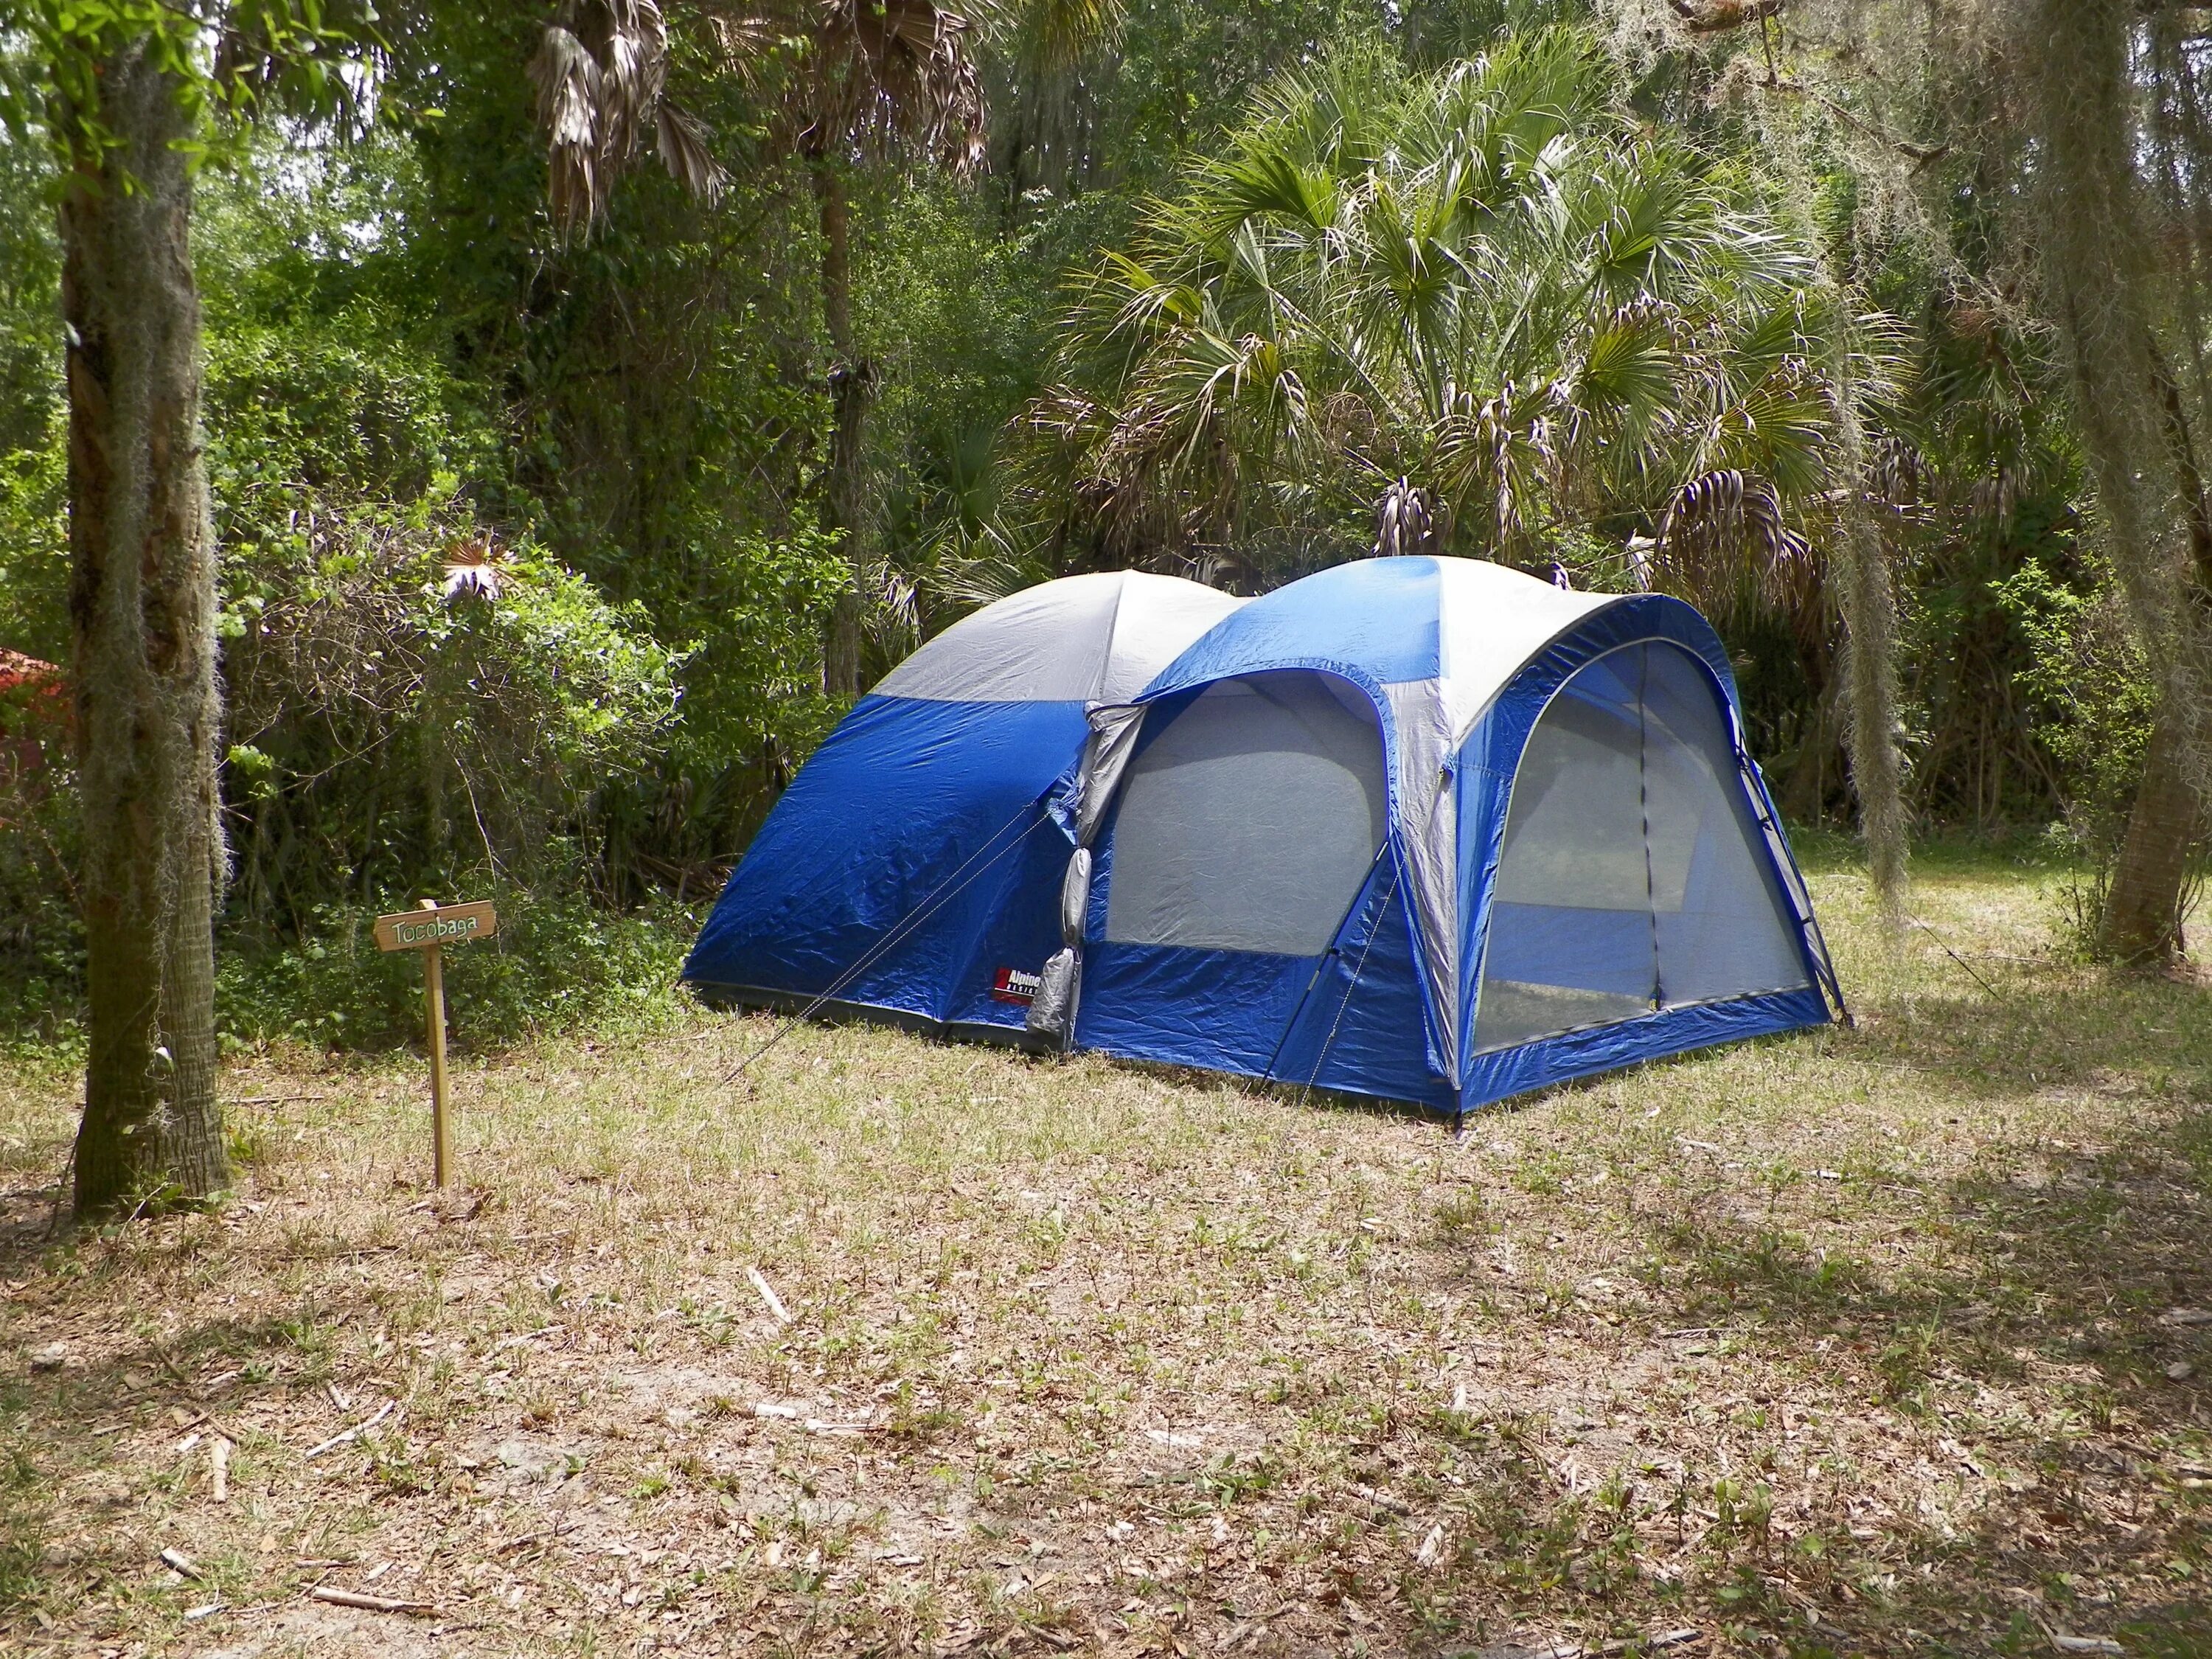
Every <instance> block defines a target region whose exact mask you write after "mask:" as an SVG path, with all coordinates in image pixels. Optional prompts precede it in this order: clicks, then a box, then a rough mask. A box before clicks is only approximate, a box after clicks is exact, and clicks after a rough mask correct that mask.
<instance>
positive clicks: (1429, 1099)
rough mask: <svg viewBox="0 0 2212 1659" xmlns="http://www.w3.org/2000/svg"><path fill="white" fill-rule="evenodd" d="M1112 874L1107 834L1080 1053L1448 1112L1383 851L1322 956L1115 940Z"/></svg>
mask: <svg viewBox="0 0 2212 1659" xmlns="http://www.w3.org/2000/svg"><path fill="white" fill-rule="evenodd" d="M1112 866H1113V836H1112V833H1111V830H1110V829H1109V832H1108V834H1107V836H1106V837H1105V839H1104V841H1103V843H1102V846H1101V850H1100V854H1099V862H1098V866H1097V872H1096V873H1095V874H1094V877H1093V881H1092V886H1091V914H1090V920H1089V927H1088V928H1087V930H1086V931H1087V933H1088V938H1087V940H1086V942H1085V945H1084V972H1083V1001H1082V1006H1081V1007H1080V1009H1079V1012H1078V1017H1077V1020H1076V1028H1075V1040H1076V1046H1077V1047H1078V1048H1095V1049H1097V1050H1099V1051H1100V1052H1102V1053H1105V1054H1121V1055H1124V1056H1126V1057H1127V1058H1129V1059H1133V1060H1157V1061H1159V1062H1161V1063H1163V1064H1169V1065H1176V1066H1200V1067H1202V1068H1204V1069H1206V1070H1207V1071H1215V1072H1231V1073H1237V1075H1239V1076H1243V1077H1250V1078H1262V1079H1267V1080H1269V1081H1272V1082H1277V1083H1287V1084H1296V1085H1301V1086H1310V1087H1313V1088H1317V1089H1326V1090H1332V1091H1340V1092H1343V1093H1347V1094H1360V1095H1370V1096H1374V1097H1376V1098H1379V1099H1384V1100H1396V1101H1405V1102H1409V1103H1414V1104H1419V1105H1425V1106H1429V1107H1432V1108H1434V1109H1437V1110H1440V1111H1443V1110H1449V1109H1450V1108H1451V1105H1452V1101H1453V1091H1452V1087H1451V1085H1450V1084H1449V1082H1448V1081H1447V1080H1446V1079H1444V1078H1443V1077H1441V1076H1439V1075H1438V1074H1437V1072H1436V1070H1435V1069H1434V1066H1433V1064H1432V1060H1431V1056H1430V1054H1429V1052H1428V1045H1427V1042H1426V1041H1425V1036H1424V1031H1425V1020H1424V1011H1423V1006H1422V997H1421V987H1420V973H1419V968H1418V966H1417V965H1416V962H1415V953H1414V949H1413V921H1412V918H1411V916H1410V915H1409V914H1408V912H1407V908H1406V902H1405V885H1404V883H1403V882H1402V881H1401V880H1399V879H1398V878H1397V864H1396V860H1395V854H1394V853H1393V851H1392V849H1391V848H1389V846H1388V845H1386V846H1385V848H1384V849H1383V856H1382V857H1381V858H1379V859H1378V860H1376V864H1375V867H1374V869H1373V870H1372V871H1370V872H1369V874H1368V878H1367V880H1366V881H1365V883H1364V884H1363V885H1362V886H1361V888H1360V890H1359V894H1358V898H1357V899H1356V900H1355V901H1354V902H1353V903H1352V908H1351V909H1350V910H1349V911H1348V912H1347V913H1346V916H1345V920H1344V924H1343V926H1342V927H1340V929H1339V930H1338V932H1337V935H1336V937H1335V939H1334V940H1333V941H1332V942H1331V944H1330V945H1329V948H1328V950H1327V951H1325V952H1324V953H1323V954H1322V956H1320V957H1293V956H1278V955H1274V954H1272V953H1267V952H1261V951H1201V950H1191V949H1187V948H1184V947H1182V946H1177V945H1125V944H1117V943H1115V942H1113V941H1111V940H1109V939H1106V938H1105V921H1106V902H1107V898H1106V896H1107V893H1108V891H1109V888H1110V886H1111V884H1112V881H1113V868H1112Z"/></svg>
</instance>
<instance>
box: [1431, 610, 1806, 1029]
mask: <svg viewBox="0 0 2212 1659" xmlns="http://www.w3.org/2000/svg"><path fill="white" fill-rule="evenodd" d="M1808 983H1810V980H1809V977H1808V973H1807V970H1806V967H1805V961H1804V955H1803V951H1802V948H1801V947H1800V945H1799V941H1798V930H1797V925H1796V921H1795V919H1794V917H1793V916H1792V915H1791V913H1790V908H1789V906H1788V904H1787V903H1786V902H1785V901H1784V897H1783V895H1782V892H1781V890H1780V889H1779V887H1778V885H1777V884H1776V883H1775V881H1774V878H1773V875H1772V866H1771V860H1770V858H1769V856H1768V854H1767V850H1766V843H1765V834H1764V832H1763V831H1762V830H1761V829H1759V823H1758V821H1757V820H1756V819H1755V818H1754V817H1753V816H1752V812H1751V807H1750V803H1749V800H1748V799H1747V796H1746V793H1745V791H1744V787H1743V785H1742V782H1741V779H1740V776H1739V775H1738V773H1737V770H1736V765H1735V757H1734V753H1733V750H1732V749H1731V746H1730V744H1729V735H1728V728H1727V726H1726V724H1725V722H1724V720H1723V714H1722V710H1721V706H1720V702H1719V700H1718V696H1717V693H1716V691H1715V690H1714V689H1713V685H1712V682H1711V679H1710V678H1707V676H1706V674H1705V670H1704V669H1703V668H1702V667H1701V666H1700V665H1699V664H1698V663H1697V662H1696V660H1695V659H1692V657H1691V656H1690V655H1689V654H1688V653H1686V652H1684V651H1682V650H1681V649H1680V648H1679V647H1674V646H1671V645H1665V644H1659V643H1648V644H1643V645H1633V646H1628V647H1624V648H1623V649H1621V650H1619V651H1615V652H1613V653H1610V654H1608V655H1607V656H1605V657H1602V658H1600V659H1598V660H1597V661H1595V662H1594V663H1591V664H1590V665H1589V666H1587V667H1585V668H1583V670H1581V671H1579V672H1578V673H1577V674H1576V675H1575V676H1574V678H1572V679H1571V680H1569V681H1568V682H1567V684H1565V686H1563V687H1562V688H1561V689H1560V690H1559V694H1558V695H1557V696H1554V697H1553V699H1552V702H1551V703H1550V705H1549V707H1547V708H1546V709H1545V710H1544V712H1543V714H1541V716H1540V717H1539V718H1538V720H1537V722H1536V727H1535V730H1534V732H1532V733H1531V734H1530V736H1529V739H1528V749H1527V751H1526V752H1525V753H1524V754H1523V756H1522V761H1521V769H1520V771H1519V773H1518V774H1517V775H1516V777H1515V779H1514V782H1513V793H1512V804H1511V806H1510V809H1509V810H1508V811H1507V814H1506V819H1505V841H1504V851H1503V853H1502V854H1501V856H1500V860H1499V865H1498V885H1497V890H1496V893H1495V896H1493V898H1492V906H1491V914H1490V933H1489V940H1488V944H1487V945H1486V950H1485V953H1484V958H1483V967H1482V981H1481V987H1480V993H1479V994H1478V1000H1477V1002H1476V1005H1475V1027H1474V1042H1475V1048H1476V1049H1477V1050H1478V1051H1483V1050H1489V1049H1496V1048H1511V1047H1513V1046H1514V1045H1516V1044H1517V1043H1522V1042H1533V1041H1534V1040H1535V1039H1537V1038H1539V1037H1546V1036H1557V1035H1559V1033H1561V1032H1565V1031H1571V1030H1580V1029H1582V1028H1583V1027H1585V1026H1591V1025H1602V1024H1610V1023H1612V1022H1613V1021H1615V1020H1620V1019H1629V1018H1635V1017H1636V1016H1638V1015H1639V1014H1645V1013H1650V1012H1654V1011H1656V1010H1659V1009H1662V1008H1674V1007H1681V1006H1686V1005H1688V1004H1692V1003H1699V1002H1715V1001H1721V1000H1727V999H1729V998H1732V997H1740V996H1751V995H1756V994H1759V993H1761V992H1769V991H1781V990H1791V989H1796V988H1799V987H1803V986H1805V985H1807V984H1808Z"/></svg>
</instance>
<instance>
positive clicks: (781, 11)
mask: <svg viewBox="0 0 2212 1659" xmlns="http://www.w3.org/2000/svg"><path fill="white" fill-rule="evenodd" d="M696 10H697V13H698V15H700V16H701V17H702V19H703V20H704V21H706V22H707V23H708V25H709V26H710V27H711V28H712V30H713V33H714V39H715V40H716V41H717V42H718V43H719V45H720V48H721V53H722V60H723V62H724V64H725V65H726V67H728V68H729V69H730V70H732V71H734V72H738V73H742V74H744V75H747V76H753V77H756V78H758V79H761V80H763V82H768V81H769V80H771V79H772V80H773V83H774V86H775V95H776V100H777V104H778V109H779V120H778V123H777V127H776V131H777V132H778V134H779V136H780V137H781V141H782V142H783V143H785V144H786V145H787V147H788V148H789V149H790V150H791V152H792V153H793V155H796V156H797V157H798V158H799V159H800V160H802V161H804V162H805V167H806V171H807V176H808V179H809V181H810V183H811V186H812V190H813V194H814V199H815V204H816V209H817V216H818V221H819V224H820V228H821V236H822V241H821V260H822V318H823V330H824V331H825V332H826V333H827V334H828V336H829V349H830V356H831V362H830V367H829V396H830V408H831V432H830V444H829V476H828V483H827V488H826V489H825V491H824V497H823V527H824V528H825V529H826V530H828V531H829V532H831V533H832V534H833V535H835V536H836V537H837V538H839V539H840V541H841V542H842V545H843V547H844V550H845V555H846V559H847V561H848V564H849V566H850V568H851V571H852V580H851V582H850V584H849V585H848V587H847V589H846V591H845V592H844V593H843V594H842V595H841V596H840V598H839V599H838V601H837V605H836V611H835V613H834V615H833V617H832V618H831V621H830V625H829V637H828V639H827V640H826V641H824V645H823V689H824V690H828V691H829V692H830V693H832V694H833V695H838V696H854V695H856V694H857V693H858V692H859V690H860V627H861V621H862V614H863V611H864V609H865V597H864V594H865V585H866V571H867V569H868V561H867V557H866V545H865V535H864V531H865V519H866V515H865V513H864V512H863V509H862V507H861V500H860V497H861V481H862V446H863V443H864V441H865V437H866V424H867V417H868V410H869V406H870V404H871V403H872V399H873V396H874V390H875V381H876V374H875V369H874V368H873V366H872V364H870V363H869V362H867V360H866V356H865V355H864V354H863V353H862V352H861V351H860V349H859V347H858V345H857V343H856V342H855V340H854V334H853V320H852V319H853V307H852V201H851V195H850V189H849V184H850V178H851V174H852V173H853V170H854V168H855V167H862V166H866V165H868V164H870V163H873V162H879V161H885V160H889V159H891V158H895V157H910V158H914V159H918V160H921V161H927V162H929V163H931V164H933V165H936V166H940V167H947V168H949V169H951V170H952V171H954V172H956V173H964V172H967V171H969V170H971V169H972V168H974V167H975V166H976V165H977V164H978V163H979V162H980V161H981V158H982V133H983V101H982V94H981V81H980V79H979V77H978V75H977V72H976V68H975V56H974V46H973V43H974V39H975V30H974V27H973V26H972V25H971V24H970V22H969V20H968V19H967V18H966V17H965V16H963V15H961V14H960V13H957V12H955V11H952V10H951V9H947V8H945V7H944V6H940V5H939V4H937V3H935V0H763V3H761V4H758V5H748V4H745V3H742V0H732V3H722V0H702V3H700V4H698V6H697V7H696ZM668 55H669V40H668V27H667V21H666V19H665V16H664V15H663V14H662V12H661V9H660V7H659V4H658V3H656V0H564V3H563V5H562V9H561V11H560V14H559V15H558V16H557V17H556V20H555V21H552V22H551V23H549V24H548V25H547V26H546V28H545V31H544V36H543V38H542V40H541V43H540V46H539V50H538V57H537V59H536V61H535V62H534V63H533V64H532V71H531V72H532V79H533V80H534V81H535V82H537V85H538V112H539V117H540V119H541V121H542V122H543V124H544V129H545V134H546V151H547V159H548V164H549V179H548V199H549V201H550V205H551V210H552V212H553V216H554V220H555V222H556V225H557V226H559V227H560V228H561V229H562V231H563V232H564V233H565V234H574V233H578V232H580V231H583V230H585V229H586V228H589V227H590V225H591V224H592V222H594V221H595V220H596V219H597V218H598V217H599V216H600V215H601V214H602V213H604V212H605V208H606V204H607V201H608V196H609V191H611V187H612V185H613V183H614V180H615V179H617V177H618V176H619V175H620V173H622V172H623V169H624V168H626V167H629V165H630V164H631V163H632V162H633V161H635V160H637V159H638V158H639V157H640V156H641V155H643V154H644V152H645V150H646V149H647V147H648V145H649V146H650V147H651V148H652V149H654V150H655V151H656V152H657V153H658V155H659V157H660V159H661V160H662V161H663V162H664V163H665V165H666V166H667V167H668V169H669V171H670V172H671V173H672V174H674V175H675V177H676V178H677V179H678V180H679V182H681V183H683V184H684V185H685V186H686V187H687V188H689V189H690V190H692V191H694V192H695V193H696V194H699V195H702V196H708V197H711V196H712V195H713V194H714V191H716V190H717V189H718V188H719V185H720V172H719V171H718V169H717V168H716V167H715V166H714V162H713V161H712V160H711V158H710V157H709V155H708V150H707V148H706V145H705V143H704V140H703V137H702V132H701V130H700V127H699V125H698V123H697V122H696V121H695V120H694V119H692V118H691V117H690V116H689V115H688V114H686V113H685V112H684V111H683V110H681V109H680V108H679V107H678V106H676V105H675V104H673V103H672V102H671V100H669V98H668V96H667V92H666V82H667V64H668Z"/></svg>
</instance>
